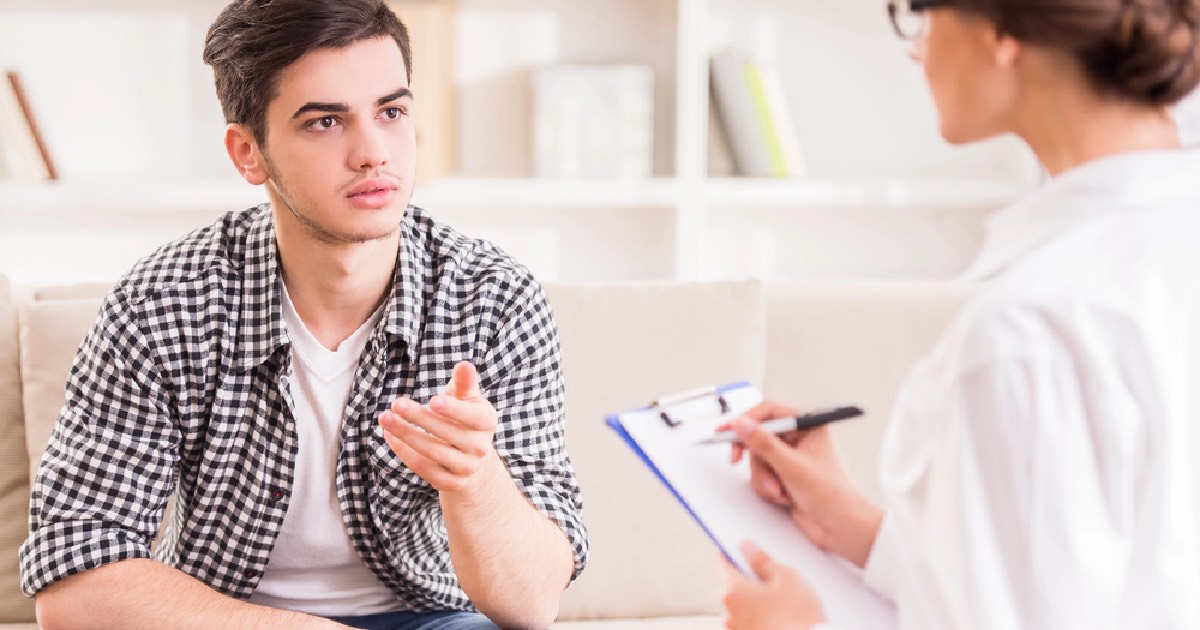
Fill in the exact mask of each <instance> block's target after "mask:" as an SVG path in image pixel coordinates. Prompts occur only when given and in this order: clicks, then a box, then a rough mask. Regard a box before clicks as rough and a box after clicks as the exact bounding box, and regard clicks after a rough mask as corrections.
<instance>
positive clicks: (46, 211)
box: [0, 178, 266, 221]
mask: <svg viewBox="0 0 1200 630" xmlns="http://www.w3.org/2000/svg"><path fill="white" fill-rule="evenodd" d="M140 179H141V178H130V179H129V180H128V182H122V183H113V182H109V181H99V180H97V181H80V182H0V218H6V219H20V218H25V219H30V220H36V219H42V220H43V221H44V220H50V219H53V220H56V221H57V220H72V219H84V220H86V219H91V220H95V221H104V220H106V219H111V218H115V217H139V218H140V217H155V216H157V217H164V216H168V215H169V216H175V217H179V216H186V217H190V216H192V215H195V216H205V217H209V216H211V217H216V216H218V215H220V214H222V213H224V212H228V211H230V210H237V209H239V208H248V207H250V206H253V205H255V204H259V203H262V202H263V201H265V200H266V195H265V193H264V192H263V191H262V190H261V189H259V188H255V187H253V186H250V185H248V184H245V183H241V182H237V181H228V180H217V181H157V182H152V183H146V182H143V181H140Z"/></svg>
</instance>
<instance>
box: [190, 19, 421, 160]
mask: <svg viewBox="0 0 1200 630" xmlns="http://www.w3.org/2000/svg"><path fill="white" fill-rule="evenodd" d="M380 36H387V37H391V38H392V39H393V40H395V42H396V45H397V46H399V47H400V54H401V55H402V56H403V57H404V67H405V69H406V71H407V78H408V81H409V83H412V48H411V46H410V44H409V41H408V29H406V28H405V26H404V23H403V22H401V21H400V20H399V19H398V18H397V17H396V14H395V13H393V12H392V10H391V9H389V8H388V6H387V4H386V3H384V2H381V1H380V0H342V1H340V2H328V1H325V0H289V1H286V2H280V1H279V0H238V1H237V2H233V3H231V4H230V5H229V6H227V7H225V9H224V10H222V11H221V13H220V15H218V16H217V19H216V21H215V22H213V24H212V26H211V27H209V29H208V37H207V38H206V39H205V42H204V63H206V64H208V65H210V66H212V69H213V81H214V83H215V84H216V88H217V99H218V100H220V101H221V109H222V110H223V111H224V113H225V122H226V123H239V124H242V125H246V127H248V128H249V129H250V130H251V132H252V133H253V134H254V139H255V140H257V141H258V142H259V144H262V145H265V144H266V128H265V121H264V118H265V116H266V112H267V104H268V103H270V102H271V99H272V98H274V96H275V88H276V81H277V80H278V77H279V73H280V71H282V70H283V69H284V68H286V67H288V66H290V65H292V64H293V63H295V61H296V60H297V59H299V58H300V57H301V56H303V55H304V54H305V53H307V52H309V51H312V50H320V49H323V48H345V47H346V46H349V45H350V44H353V43H355V42H360V41H362V40H365V39H372V38H375V37H380Z"/></svg>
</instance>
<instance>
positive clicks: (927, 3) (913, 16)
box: [887, 0, 954, 39]
mask: <svg viewBox="0 0 1200 630" xmlns="http://www.w3.org/2000/svg"><path fill="white" fill-rule="evenodd" d="M952 4H954V0H888V3H887V10H888V17H889V18H891V20H892V28H893V29H895V31H896V34H897V35H899V36H900V38H901V39H918V38H920V37H921V36H922V35H924V34H925V22H926V16H924V15H921V13H922V12H924V11H925V10H926V9H932V8H934V7H945V6H950V5H952Z"/></svg>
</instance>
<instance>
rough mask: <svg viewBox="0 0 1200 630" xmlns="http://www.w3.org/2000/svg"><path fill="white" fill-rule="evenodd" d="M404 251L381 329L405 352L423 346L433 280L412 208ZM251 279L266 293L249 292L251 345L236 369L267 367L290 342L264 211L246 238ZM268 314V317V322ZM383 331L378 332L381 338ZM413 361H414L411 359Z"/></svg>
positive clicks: (245, 309) (246, 314)
mask: <svg viewBox="0 0 1200 630" xmlns="http://www.w3.org/2000/svg"><path fill="white" fill-rule="evenodd" d="M399 230H400V250H399V252H398V255H397V259H396V267H395V271H394V274H395V275H394V278H393V280H392V294H391V295H390V296H389V297H388V300H387V304H386V305H385V306H384V317H383V319H381V320H380V324H379V325H380V327H381V328H382V330H383V331H384V332H386V333H388V334H390V335H394V336H398V337H400V339H401V340H402V341H403V342H404V343H403V347H404V351H405V352H406V353H411V349H412V348H417V347H420V346H419V341H420V335H421V322H422V321H424V320H423V318H424V315H425V313H424V307H423V306H422V305H423V303H424V300H422V299H420V296H421V294H422V290H421V287H422V286H423V283H428V282H431V278H430V275H429V271H430V258H429V251H428V249H427V248H424V247H417V244H418V242H419V241H420V240H421V234H420V233H419V231H418V230H417V229H416V226H415V224H414V223H413V207H412V206H409V207H408V209H407V210H406V211H405V213H404V218H403V219H402V220H401V222H400V227H399ZM246 247H247V251H246V261H245V263H244V268H243V271H244V273H245V274H246V275H247V276H253V277H260V278H267V279H268V281H267V282H266V283H265V286H266V287H267V289H266V290H265V291H258V292H249V293H247V295H246V296H245V301H244V302H243V304H242V318H243V321H245V322H248V328H247V332H248V334H247V335H245V338H246V342H245V343H244V344H242V345H241V346H240V350H239V354H238V358H237V365H238V367H239V368H240V370H241V371H249V370H252V369H254V368H255V367H257V366H259V365H262V364H263V363H265V362H266V361H267V360H268V359H270V358H271V357H273V356H274V355H275V354H276V353H278V352H279V351H280V349H282V348H284V347H287V346H288V344H289V340H288V336H287V331H286V330H285V329H284V324H283V307H282V302H281V301H280V296H279V288H278V287H279V284H278V282H279V249H278V247H277V245H276V243H275V220H274V213H273V212H263V213H260V214H259V215H258V216H257V218H255V220H254V221H253V223H251V225H250V227H249V232H248V235H247V239H246ZM263 314H266V315H267V317H266V318H264V317H263ZM378 333H379V331H378V329H377V330H376V334H378ZM409 358H410V359H412V358H413V357H412V356H411V355H410V356H409Z"/></svg>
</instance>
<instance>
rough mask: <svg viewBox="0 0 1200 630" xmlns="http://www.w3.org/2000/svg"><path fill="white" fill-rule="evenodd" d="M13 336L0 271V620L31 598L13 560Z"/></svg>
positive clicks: (21, 494) (20, 528) (25, 467)
mask: <svg viewBox="0 0 1200 630" xmlns="http://www.w3.org/2000/svg"><path fill="white" fill-rule="evenodd" d="M17 340H18V336H17V310H16V305H15V304H14V303H13V298H12V291H11V288H10V287H9V283H8V279H7V278H5V277H4V276H0V436H3V437H2V438H0V623H6V622H17V621H33V601H32V600H29V599H26V598H25V596H24V595H22V594H21V589H20V583H21V581H20V577H19V575H18V565H17V548H19V547H20V546H21V542H22V541H24V540H25V536H26V534H27V533H28V524H27V523H28V519H27V518H26V515H27V514H28V513H29V459H28V456H27V455H26V454H25V428H24V422H23V417H24V415H23V413H22V410H21V371H20V365H19V361H18V356H19V349H18V344H17Z"/></svg>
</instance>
